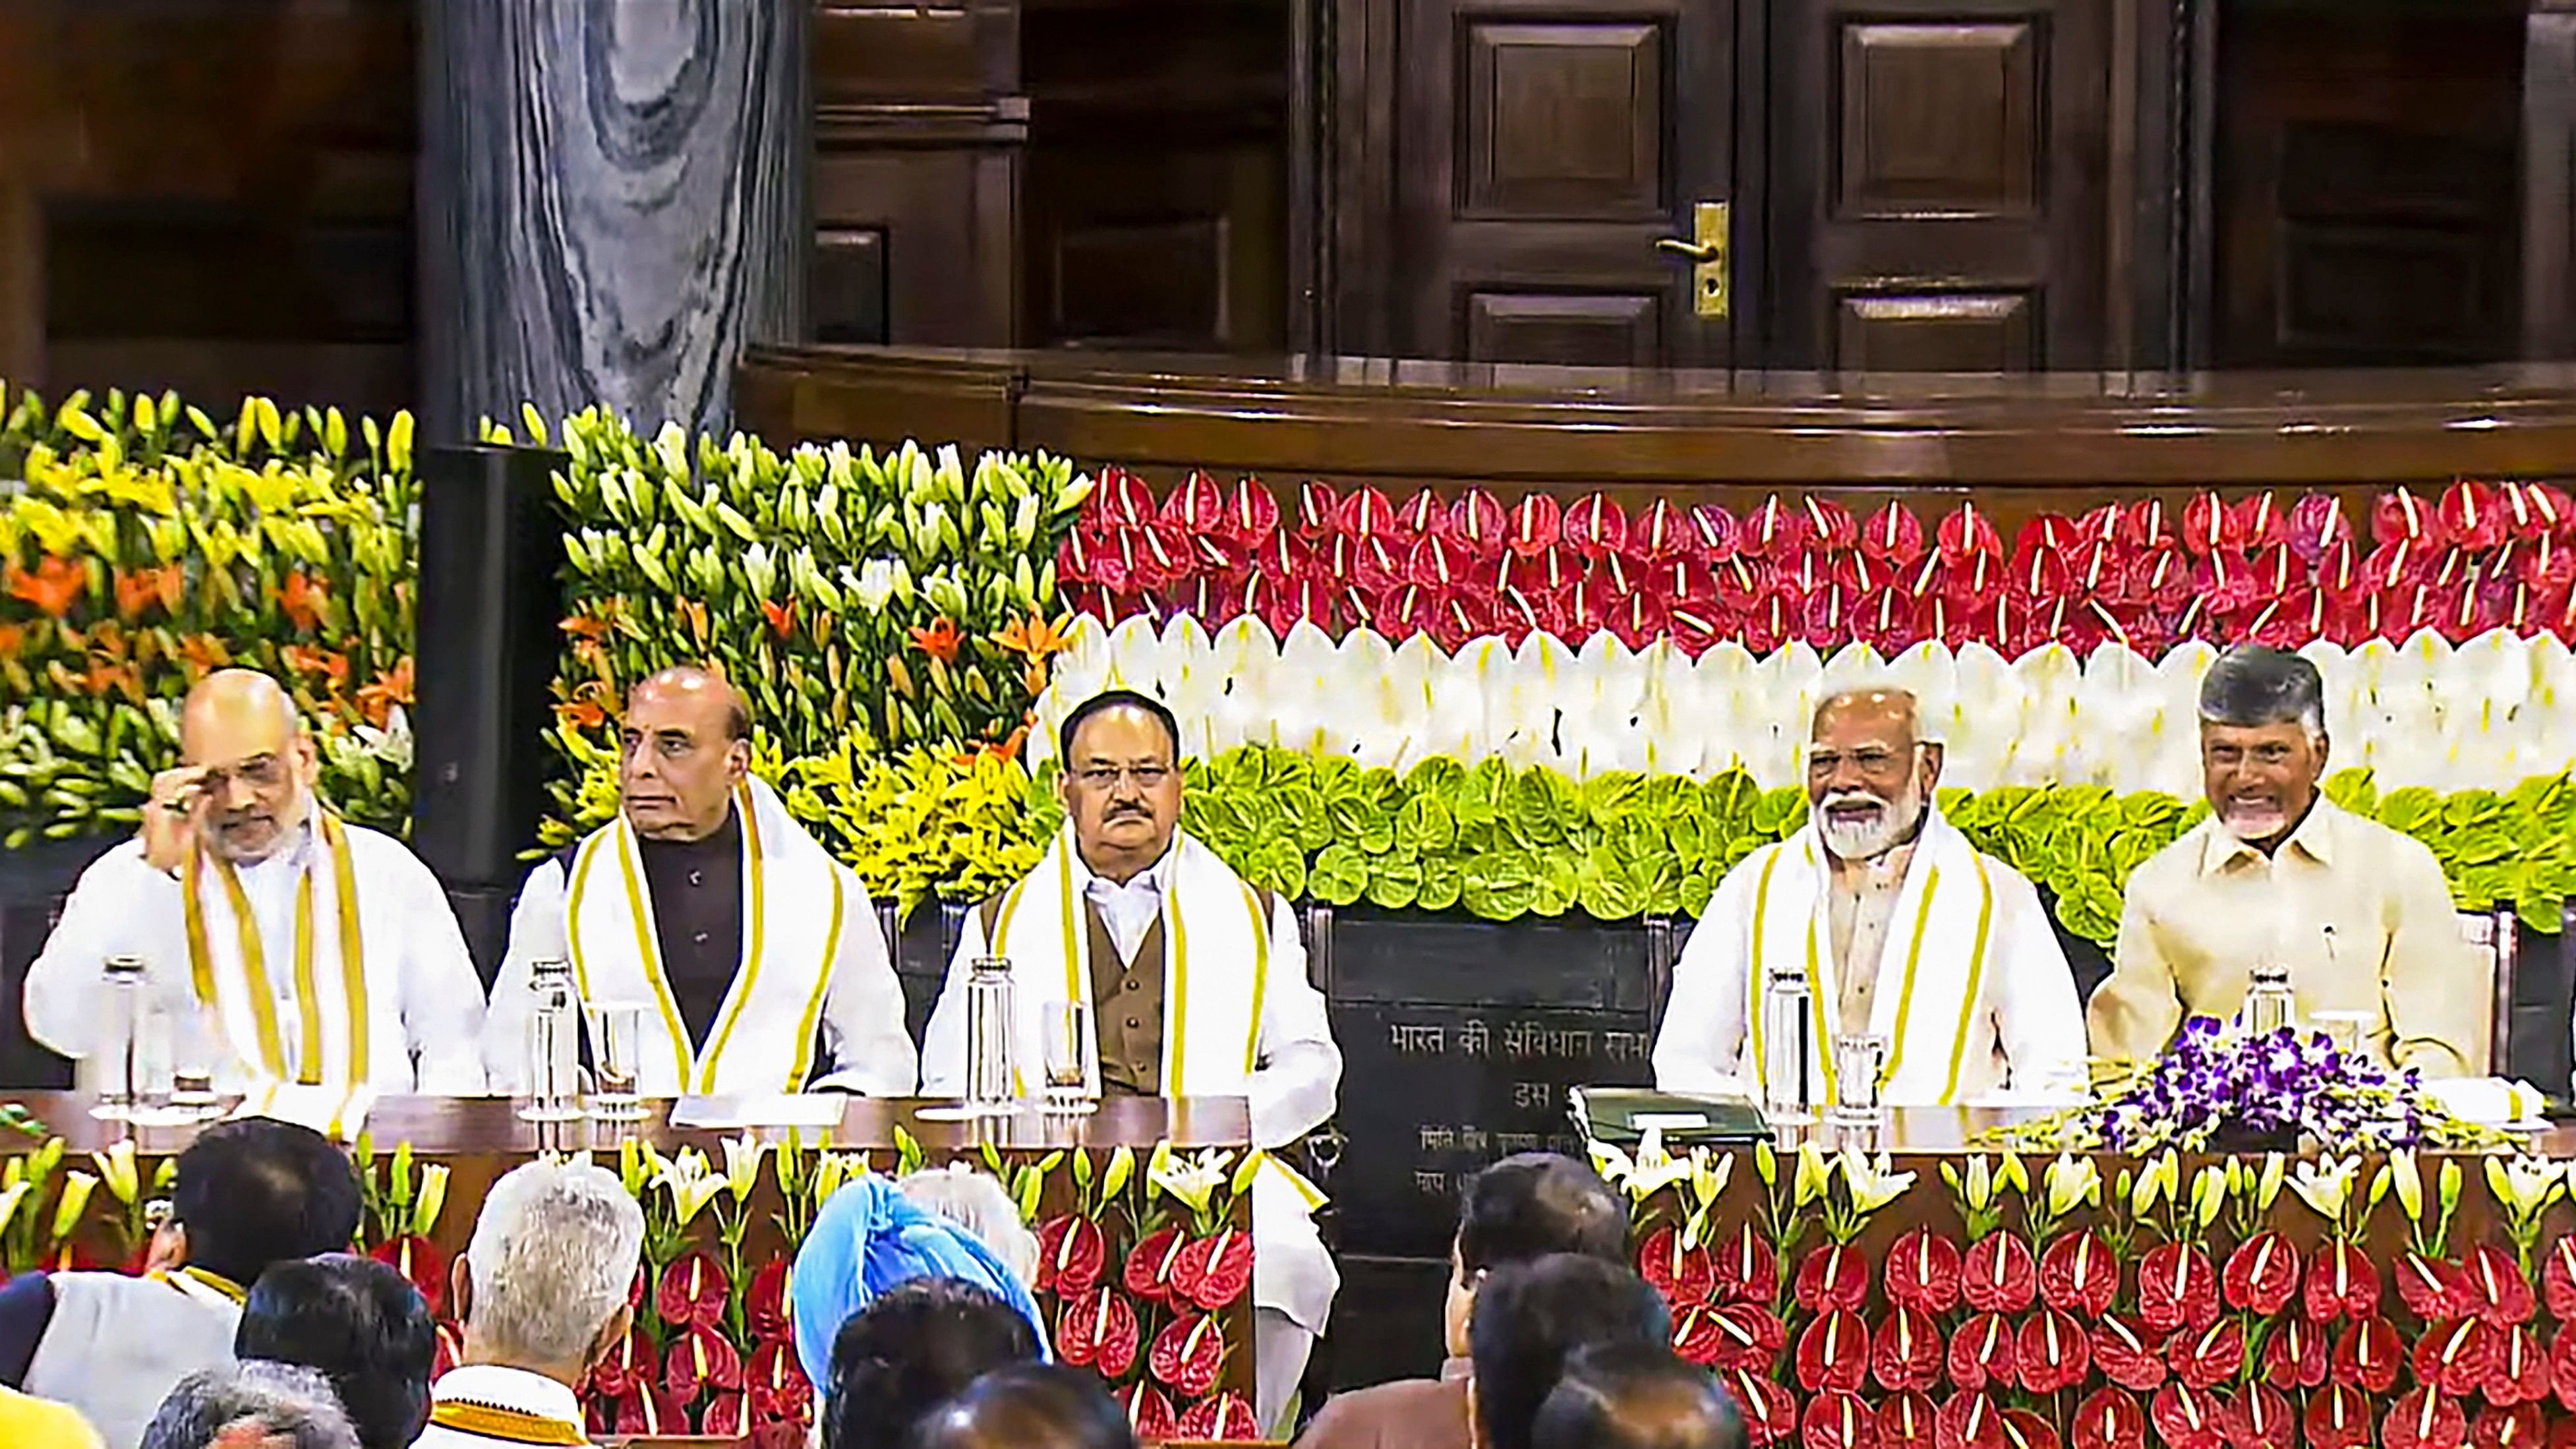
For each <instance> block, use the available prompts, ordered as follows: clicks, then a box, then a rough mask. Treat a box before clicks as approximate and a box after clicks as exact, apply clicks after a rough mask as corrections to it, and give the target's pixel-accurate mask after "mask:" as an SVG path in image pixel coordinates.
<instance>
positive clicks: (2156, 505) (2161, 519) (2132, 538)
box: [2117, 498, 2174, 550]
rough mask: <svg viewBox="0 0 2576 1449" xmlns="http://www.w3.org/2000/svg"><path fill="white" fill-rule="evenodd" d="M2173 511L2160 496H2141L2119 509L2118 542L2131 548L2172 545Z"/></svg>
mask: <svg viewBox="0 0 2576 1449" xmlns="http://www.w3.org/2000/svg"><path fill="white" fill-rule="evenodd" d="M2173 529H2174V512H2173V509H2171V508H2170V507H2168V506H2166V504H2165V501H2164V500H2163V499H2161V498H2142V499H2139V500H2138V501H2137V502H2135V503H2132V504H2130V505H2128V506H2127V507H2126V508H2123V509H2122V510H2120V522H2119V532H2118V534H2117V537H2118V538H2119V540H2120V542H2122V543H2124V544H2127V545H2128V546H2129V547H2130V548H2131V549H2133V550H2135V549H2150V548H2166V547H2172V546H2173Z"/></svg>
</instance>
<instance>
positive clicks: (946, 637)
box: [912, 619, 961, 664]
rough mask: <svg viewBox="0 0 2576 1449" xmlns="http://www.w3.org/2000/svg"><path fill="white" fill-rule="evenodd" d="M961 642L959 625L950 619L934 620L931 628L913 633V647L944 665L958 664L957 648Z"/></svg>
mask: <svg viewBox="0 0 2576 1449" xmlns="http://www.w3.org/2000/svg"><path fill="white" fill-rule="evenodd" d="M960 642H961V640H960V638H959V636H958V633H957V625H956V624H955V623H954V622H953V621H951V620H948V619H934V620H932V621H931V623H930V627H929V628H927V629H915V630H913V631H912V644H913V647H914V648H916V649H919V650H920V651H921V652H922V653H924V654H927V655H929V656H930V657H931V658H933V659H936V660H938V661H939V662H940V663H942V664H954V663H956V662H957V646H958V644H959V643H960Z"/></svg>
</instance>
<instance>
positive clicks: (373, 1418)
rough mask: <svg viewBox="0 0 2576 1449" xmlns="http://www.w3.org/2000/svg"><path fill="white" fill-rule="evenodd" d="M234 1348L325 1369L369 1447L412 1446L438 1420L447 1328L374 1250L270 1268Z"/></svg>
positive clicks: (239, 1354) (240, 1354)
mask: <svg viewBox="0 0 2576 1449" xmlns="http://www.w3.org/2000/svg"><path fill="white" fill-rule="evenodd" d="M233 1356H234V1357H236V1358H241V1359H265V1360H269V1361H271V1362H275V1363H283V1364H295V1365H298V1366H301V1367H304V1368H309V1369H316V1370H319V1371H320V1372H321V1373H322V1374H323V1375H324V1376H325V1377H327V1378H329V1379H330V1381H331V1389H332V1392H333V1393H334V1394H336V1395H337V1396H338V1397H339V1400H340V1407H341V1408H342V1409H343V1410H344V1411H346V1412H347V1414H348V1416H349V1422H350V1423H351V1424H353V1425H355V1426H356V1428H357V1431H358V1442H359V1444H360V1445H362V1446H363V1449H404V1446H405V1445H407V1444H409V1443H411V1441H413V1440H414V1439H417V1438H419V1437H420V1431H421V1426H422V1425H424V1424H427V1423H428V1422H429V1370H430V1365H431V1363H432V1361H433V1360H435V1359H436V1358H437V1356H438V1329H437V1327H436V1325H434V1324H433V1323H431V1321H430V1317H429V1305H428V1304H427V1303H426V1302H424V1301H423V1300H422V1299H421V1296H420V1290H419V1289H416V1288H414V1287H412V1286H411V1284H410V1283H409V1282H408V1281H407V1280H405V1279H404V1277H403V1275H402V1274H400V1273H397V1272H395V1271H394V1270H393V1269H391V1268H389V1267H387V1266H385V1265H384V1264H382V1263H379V1262H377V1261H375V1260H374V1259H372V1258H361V1257H358V1256H355V1255H354V1254H349V1253H330V1254H326V1255H324V1256H322V1257H319V1258H304V1259H299V1260H297V1261H294V1262H287V1263H280V1264H278V1265H276V1266H275V1267H273V1268H270V1269H269V1270H268V1271H267V1272H265V1273H262V1274H261V1275H260V1276H259V1282H258V1283H256V1284H254V1285H252V1287H251V1290H250V1298H249V1300H248V1301H247V1302H246V1303H245V1304H243V1306H242V1319H241V1327H240V1328H238V1329H236V1330H235V1331H234V1333H233Z"/></svg>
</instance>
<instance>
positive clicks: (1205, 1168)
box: [1145, 1147, 1234, 1213]
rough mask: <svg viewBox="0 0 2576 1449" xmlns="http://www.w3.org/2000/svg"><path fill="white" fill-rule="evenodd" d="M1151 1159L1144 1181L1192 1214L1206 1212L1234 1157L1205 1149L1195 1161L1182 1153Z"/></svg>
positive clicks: (1217, 1148)
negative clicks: (1151, 1162)
mask: <svg viewBox="0 0 2576 1449" xmlns="http://www.w3.org/2000/svg"><path fill="white" fill-rule="evenodd" d="M1155 1156H1156V1158H1157V1161H1156V1162H1155V1163H1154V1165H1153V1166H1152V1167H1150V1168H1149V1169H1148V1170H1147V1171H1146V1174H1145V1180H1146V1181H1147V1182H1149V1183H1152V1184H1153V1185H1154V1186H1155V1187H1156V1188H1158V1189H1160V1190H1161V1191H1162V1192H1163V1193H1164V1195H1166V1196H1168V1197H1170V1198H1172V1199H1174V1200H1175V1201H1177V1202H1180V1203H1182V1204H1183V1205H1185V1206H1187V1207H1188V1208H1189V1210H1190V1211H1191V1212H1194V1213H1203V1212H1206V1211H1207V1210H1208V1202H1209V1201H1210V1200H1211V1199H1212V1198H1214V1197H1215V1196H1216V1190H1217V1189H1218V1188H1220V1187H1223V1186H1225V1183H1226V1169H1227V1168H1228V1167H1229V1166H1231V1165H1232V1164H1233V1162H1234V1154H1233V1153H1231V1152H1228V1151H1226V1150H1225V1149H1224V1148H1221V1147H1211V1148H1208V1149H1207V1150H1206V1151H1204V1152H1201V1153H1200V1154H1199V1155H1198V1156H1197V1157H1195V1158H1193V1157H1191V1156H1189V1154H1187V1153H1182V1152H1173V1153H1168V1154H1166V1153H1161V1152H1158V1153H1156V1154H1155Z"/></svg>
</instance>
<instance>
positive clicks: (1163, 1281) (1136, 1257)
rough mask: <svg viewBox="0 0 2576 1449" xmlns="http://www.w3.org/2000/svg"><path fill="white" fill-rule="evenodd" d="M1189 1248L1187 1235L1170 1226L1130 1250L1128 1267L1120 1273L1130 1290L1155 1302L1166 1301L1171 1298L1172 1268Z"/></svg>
mask: <svg viewBox="0 0 2576 1449" xmlns="http://www.w3.org/2000/svg"><path fill="white" fill-rule="evenodd" d="M1188 1246H1189V1238H1188V1237H1187V1235H1185V1234H1183V1233H1182V1231H1181V1230H1180V1229H1179V1228H1178V1227H1169V1228H1164V1229H1163V1230H1161V1231H1160V1232H1157V1233H1154V1234H1152V1235H1151V1236H1149V1237H1147V1238H1146V1239H1145V1240H1144V1241H1143V1242H1141V1243H1138V1244H1137V1245H1136V1246H1135V1247H1133V1248H1130V1249H1128V1250H1127V1265H1126V1267H1125V1268H1124V1269H1123V1270H1121V1272H1120V1274H1119V1277H1120V1279H1121V1280H1122V1281H1123V1282H1125V1283H1126V1285H1127V1291H1128V1292H1130V1293H1133V1294H1135V1295H1136V1296H1137V1297H1139V1298H1144V1299H1148V1300H1151V1301H1153V1302H1156V1303H1161V1302H1165V1301H1167V1300H1168V1299H1169V1298H1170V1297H1171V1296H1172V1265H1173V1264H1174V1263H1176V1262H1177V1261H1179V1259H1180V1256H1181V1249H1183V1248H1186V1247H1188Z"/></svg>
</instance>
